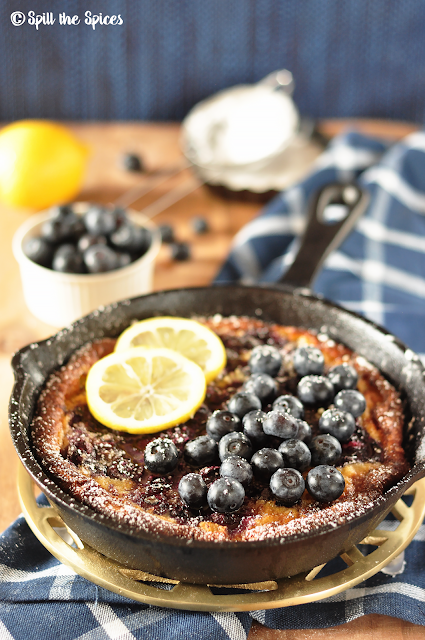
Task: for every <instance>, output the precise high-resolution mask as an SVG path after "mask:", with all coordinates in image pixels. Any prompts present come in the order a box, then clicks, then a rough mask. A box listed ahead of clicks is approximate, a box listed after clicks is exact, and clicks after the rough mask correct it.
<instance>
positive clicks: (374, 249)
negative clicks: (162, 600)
mask: <svg viewBox="0 0 425 640" xmlns="http://www.w3.org/2000/svg"><path fill="white" fill-rule="evenodd" d="M353 179H358V180H359V182H360V183H361V184H363V185H365V186H367V187H368V188H369V189H370V191H371V194H372V198H371V202H370V206H369V208H368V211H367V213H366V214H365V216H364V217H363V219H362V220H360V221H359V223H358V224H357V226H356V229H355V230H354V231H353V232H352V233H351V235H350V236H349V238H348V239H347V240H346V241H345V242H344V244H343V245H342V247H341V248H340V249H339V250H337V251H335V252H334V253H333V254H332V255H331V256H330V257H329V258H328V260H327V262H326V264H325V268H324V270H323V272H322V273H321V275H320V276H319V278H318V279H317V281H316V284H315V290H316V291H317V292H320V293H322V294H324V295H325V296H326V297H327V298H330V299H332V300H334V301H337V302H339V303H341V304H343V305H345V306H346V307H348V308H350V309H354V310H356V311H359V312H361V313H364V314H365V315H366V316H367V317H369V318H371V319H373V320H375V321H377V322H379V323H380V324H383V325H384V326H386V327H387V328H388V329H389V330H390V331H391V332H393V333H395V334H396V335H398V336H399V337H400V338H401V339H402V340H404V341H405V342H406V343H407V344H408V345H409V346H410V347H411V348H412V349H414V350H415V351H417V352H419V353H421V354H425V322H424V320H425V215H424V214H425V133H416V134H413V135H411V136H409V137H407V138H406V139H405V140H403V141H402V142H401V143H399V144H397V145H395V146H393V147H388V146H387V145H386V144H385V143H383V142H381V141H377V140H371V139H370V138H366V137H364V136H361V135H359V134H357V133H350V134H347V135H344V136H341V137H339V138H336V139H335V140H334V141H333V143H332V144H331V145H330V147H329V148H328V149H327V150H326V151H325V152H324V154H323V155H322V156H321V157H320V158H319V160H318V162H317V163H316V165H315V167H314V171H313V173H312V174H311V175H310V176H309V177H308V178H307V179H306V180H305V181H304V182H303V183H302V184H300V185H298V186H296V187H292V188H291V189H289V190H288V191H286V192H285V193H283V194H281V195H279V196H277V197H276V198H275V199H274V200H273V201H271V202H270V203H269V204H268V205H267V206H266V207H265V208H264V210H263V211H262V213H261V214H260V216H259V217H258V218H257V219H255V220H254V221H253V222H252V223H250V224H249V225H248V226H247V227H246V228H244V229H243V230H242V231H241V232H240V233H239V234H238V235H237V237H236V238H235V243H234V246H233V248H232V251H231V254H230V256H229V259H228V261H227V262H226V264H225V265H224V267H223V269H222V270H221V272H220V274H219V277H218V280H219V281H230V280H233V281H234V280H237V281H250V282H253V281H260V282H267V281H273V280H274V279H276V278H277V277H278V275H279V274H280V273H281V272H282V271H283V269H285V268H286V265H287V264H289V262H290V260H291V253H292V254H293V249H294V242H295V243H296V236H297V234H298V233H299V232H300V231H301V229H302V226H303V218H304V212H305V209H306V203H307V202H308V199H309V196H310V195H311V194H312V193H313V192H314V191H315V190H316V189H318V188H319V187H321V186H323V185H325V184H327V183H329V182H334V181H338V180H341V181H342V180H344V181H346V180H353ZM386 524H387V526H388V528H390V527H391V523H390V522H389V523H386ZM368 613H379V614H383V615H389V616H397V617H399V618H402V619H404V620H407V621H410V622H413V623H416V624H420V625H424V624H425V526H424V525H422V526H421V527H420V529H419V531H418V533H417V535H416V537H415V539H414V540H413V542H412V543H411V544H410V545H409V547H408V549H407V550H406V552H405V568H404V571H403V572H402V573H401V574H399V575H394V576H391V575H388V574H384V573H378V574H376V575H375V576H373V577H372V578H370V579H369V580H367V581H366V582H364V583H362V584H360V585H358V586H357V587H354V588H353V589H350V590H348V591H346V592H344V593H341V594H339V595H336V596H333V597H332V598H328V599H326V600H322V601H319V602H317V603H312V604H305V605H300V606H297V607H288V608H284V609H277V610H268V611H253V612H249V613H198V612H187V611H176V610H173V609H165V608H164V609H161V608H158V607H153V606H148V605H143V604H140V603H136V602H133V601H130V600H128V599H126V598H123V597H121V596H118V595H116V594H114V593H111V592H108V591H106V590H105V589H103V588H100V587H97V586H95V585H93V584H91V583H90V582H88V581H86V580H85V579H84V578H81V577H80V576H78V575H76V574H75V573H74V572H73V571H72V570H71V569H69V568H67V567H65V566H63V565H61V564H60V563H59V562H58V561H57V560H56V559H55V558H53V557H52V556H51V555H50V554H49V553H48V551H46V550H45V549H44V547H43V546H42V545H41V544H40V543H39V542H38V541H37V540H36V538H35V537H34V535H33V534H32V533H31V531H30V530H29V528H28V526H27V524H26V523H25V521H24V519H23V518H19V519H18V520H17V521H16V522H15V523H14V524H13V525H12V526H11V527H10V528H9V529H8V530H7V531H6V532H5V533H4V534H3V535H2V536H1V537H0V638H1V639H5V640H6V639H7V640H11V639H12V640H28V638H34V639H36V640H38V639H39V638H40V640H58V639H60V640H71V639H72V640H73V639H75V638H84V640H110V639H112V638H114V639H115V638H120V639H125V640H127V639H128V640H134V639H137V640H142V639H146V640H153V639H154V638H155V639H158V640H174V639H176V640H177V639H179V640H185V639H187V640H189V639H190V640H193V638H194V637H201V638H205V639H206V638H211V639H212V638H214V640H229V639H231V640H245V638H246V637H247V635H248V633H249V629H250V626H251V623H252V620H253V619H255V620H258V621H259V622H261V623H262V624H264V625H266V626H267V627H271V628H274V629H299V628H301V629H302V628H305V629H306V628H319V627H322V628H323V627H329V626H334V625H338V624H342V623H344V622H348V621H350V620H353V619H355V618H357V617H359V616H362V615H365V614H368Z"/></svg>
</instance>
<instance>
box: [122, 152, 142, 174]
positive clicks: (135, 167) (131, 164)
mask: <svg viewBox="0 0 425 640" xmlns="http://www.w3.org/2000/svg"><path fill="white" fill-rule="evenodd" d="M122 164H123V167H124V169H125V170H126V171H144V170H145V168H144V165H143V161H142V159H141V158H140V156H139V155H137V153H125V154H124V155H123V157H122Z"/></svg>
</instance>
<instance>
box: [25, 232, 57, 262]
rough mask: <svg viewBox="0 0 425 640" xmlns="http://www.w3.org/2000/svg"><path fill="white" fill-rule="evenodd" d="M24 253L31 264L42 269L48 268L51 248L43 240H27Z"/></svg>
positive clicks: (48, 243)
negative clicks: (37, 265)
mask: <svg viewBox="0 0 425 640" xmlns="http://www.w3.org/2000/svg"><path fill="white" fill-rule="evenodd" d="M24 253H25V255H26V256H27V258H29V259H30V260H32V261H33V262H36V263H37V264H39V265H41V266H42V267H50V266H51V264H52V258H53V247H52V245H51V244H50V242H47V240H44V239H43V238H28V240H27V241H26V242H25V245H24Z"/></svg>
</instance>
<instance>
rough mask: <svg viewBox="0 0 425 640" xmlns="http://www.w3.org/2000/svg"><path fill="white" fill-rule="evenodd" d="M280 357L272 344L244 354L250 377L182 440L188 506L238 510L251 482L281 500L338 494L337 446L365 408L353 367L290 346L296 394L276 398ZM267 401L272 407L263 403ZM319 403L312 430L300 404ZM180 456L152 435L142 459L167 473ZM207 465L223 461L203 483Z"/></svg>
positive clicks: (289, 503) (181, 491)
mask: <svg viewBox="0 0 425 640" xmlns="http://www.w3.org/2000/svg"><path fill="white" fill-rule="evenodd" d="M281 363H282V359H281V354H280V352H279V351H278V349H277V348H275V347H273V346H268V345H262V346H258V347H255V348H254V349H253V351H252V354H251V357H250V360H249V368H250V371H251V376H250V377H249V378H248V379H247V381H246V382H245V383H244V385H243V388H242V390H241V391H239V392H237V393H236V394H235V395H234V396H233V397H231V398H230V400H229V402H228V403H227V409H224V410H217V411H215V412H214V413H212V415H211V416H210V417H209V419H208V421H207V424H206V431H207V435H201V436H198V437H197V438H195V439H194V440H190V441H189V442H188V443H187V444H186V446H185V449H184V458H185V460H186V462H188V463H189V465H190V466H192V467H194V472H193V473H189V474H187V475H184V476H183V477H182V478H181V480H180V483H179V486H178V492H179V495H180V497H181V499H182V500H183V501H184V502H185V503H186V504H187V505H188V506H189V507H190V508H192V509H200V508H203V507H209V508H210V509H211V510H212V511H216V512H219V513H232V512H235V511H237V510H238V509H240V507H241V506H242V504H243V502H244V498H245V495H246V492H247V489H248V488H249V485H251V483H252V482H255V483H256V484H257V485H258V484H260V485H263V486H269V488H270V490H271V492H272V494H273V496H274V497H275V499H276V500H277V501H278V502H279V503H280V504H283V505H285V506H292V505H295V504H297V503H298V502H299V501H300V500H301V497H302V495H303V493H304V491H305V490H307V491H308V493H309V494H310V496H311V497H312V498H313V499H314V500H317V501H318V502H322V503H328V502H332V501H333V500H336V499H337V498H339V496H341V494H342V493H343V491H344V488H345V479H344V476H343V475H342V473H341V472H340V471H339V469H337V465H338V463H339V462H340V461H341V456H342V447H341V445H342V444H344V443H346V442H348V441H349V440H350V438H351V436H352V435H353V433H354V431H355V429H356V418H358V417H359V416H361V415H362V414H363V412H364V411H365V410H366V400H365V398H364V396H363V395H362V394H361V393H360V392H359V391H358V390H357V388H356V387H357V381H358V375H357V372H356V370H355V369H354V368H353V367H352V366H351V365H349V364H347V363H343V364H340V365H336V366H334V367H333V368H331V369H330V370H329V371H328V373H327V375H324V364H325V363H324V358H323V354H322V352H321V350H320V349H318V348H316V347H312V346H306V347H299V348H298V349H296V350H295V351H294V353H293V366H294V369H295V372H296V374H297V376H298V377H299V381H298V385H297V395H296V396H295V395H281V396H277V397H276V395H277V383H276V380H275V376H276V375H277V374H278V371H279V369H280V366H281ZM264 404H267V405H268V406H269V407H270V410H269V411H263V410H262V407H264ZM317 407H322V408H323V411H321V412H320V413H321V415H320V419H319V423H318V434H317V435H315V436H314V437H312V436H313V433H312V429H311V426H310V425H309V424H308V423H307V422H306V421H305V420H304V418H305V411H306V410H307V409H309V408H317ZM329 407H331V408H329ZM178 456H179V453H178V450H177V448H176V447H175V446H174V444H173V443H172V442H171V440H168V439H167V438H157V439H155V440H153V441H151V442H150V443H149V444H148V446H147V447H146V451H145V466H146V467H147V469H148V470H149V471H151V472H152V473H159V474H165V473H169V472H170V471H172V470H173V469H174V468H175V467H176V465H177V463H178ZM218 461H220V463H219V462H218ZM211 464H213V465H214V464H220V469H219V475H220V478H219V479H217V480H215V481H214V482H213V483H212V484H211V485H210V486H207V484H206V483H205V481H204V479H203V477H202V475H201V474H200V473H198V472H196V468H201V467H204V466H205V465H211Z"/></svg>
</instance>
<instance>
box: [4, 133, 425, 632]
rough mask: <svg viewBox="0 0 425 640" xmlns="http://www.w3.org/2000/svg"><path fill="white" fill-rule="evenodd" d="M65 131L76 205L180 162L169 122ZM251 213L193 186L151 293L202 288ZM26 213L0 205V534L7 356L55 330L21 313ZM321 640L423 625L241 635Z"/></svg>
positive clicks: (173, 214) (14, 503)
mask: <svg viewBox="0 0 425 640" xmlns="http://www.w3.org/2000/svg"><path fill="white" fill-rule="evenodd" d="M355 124H356V126H357V127H358V128H361V129H362V130H363V131H365V132H367V133H372V134H376V135H383V136H386V137H390V138H392V139H398V138H400V137H403V136H404V135H406V134H407V133H409V132H411V131H413V130H415V129H416V127H415V126H413V125H409V124H400V123H388V122H378V121H364V122H357V123H355ZM346 125H347V121H332V122H325V123H323V124H322V131H323V132H324V133H326V134H328V135H334V134H335V133H338V132H339V131H340V130H341V129H342V128H343V127H344V126H346ZM70 126H71V127H72V129H73V130H74V131H75V133H76V134H77V135H78V136H79V137H80V138H81V139H82V140H84V141H85V142H87V143H88V144H89V145H90V147H91V150H92V155H91V160H90V164H89V168H88V172H87V177H86V181H85V184H84V187H83V190H82V192H81V194H80V199H82V200H89V201H94V202H101V203H107V202H113V201H115V200H116V199H117V198H118V197H119V196H120V195H121V194H123V193H124V192H126V191H127V190H128V189H131V188H133V187H141V188H143V187H144V186H147V185H149V184H151V183H152V180H153V178H152V175H151V174H152V172H155V171H157V170H162V169H164V168H167V167H171V166H173V165H175V164H177V163H179V162H181V161H182V157H181V154H180V151H179V127H178V125H176V124H140V123H137V124H136V123H125V124H124V123H119V124H117V123H111V124H109V123H108V124H99V123H96V124H92V123H90V124H78V125H70ZM127 151H133V152H137V153H139V154H141V156H142V157H143V158H144V161H145V164H146V168H147V170H148V172H147V174H134V173H128V172H125V171H124V170H123V169H122V168H121V166H120V160H121V158H122V155H123V153H125V152H127ZM191 180H193V176H192V175H191V173H190V171H189V170H185V171H183V172H182V173H181V174H179V175H178V176H176V177H174V178H171V179H169V180H167V181H166V182H165V183H163V184H162V185H160V186H158V187H157V188H155V189H154V190H153V191H152V193H150V194H148V195H146V196H144V197H143V198H142V199H141V200H139V201H138V202H137V205H136V206H135V208H137V209H142V208H145V207H148V206H149V205H151V204H152V203H153V202H154V201H157V200H158V198H160V197H162V196H164V195H165V194H166V193H168V192H169V190H170V189H171V188H172V187H175V186H179V185H182V186H183V187H185V186H186V185H188V184H190V181H191ZM259 208H260V205H259V204H256V203H252V202H243V201H236V200H225V199H223V198H222V197H220V196H218V195H216V194H214V193H212V192H211V191H210V190H208V189H207V188H206V187H202V186H201V187H200V188H199V189H197V190H196V191H194V192H193V193H191V194H190V195H188V196H187V197H186V198H184V199H183V200H181V201H180V202H178V203H177V204H175V205H173V206H171V207H170V208H168V209H167V210H165V211H164V212H163V213H161V214H159V215H158V216H157V217H156V222H157V223H160V224H162V223H166V222H167V223H171V224H172V225H173V226H174V228H175V230H176V235H177V237H178V239H180V240H184V241H187V242H189V243H190V245H191V249H192V258H191V260H189V261H187V262H175V261H172V260H171V257H170V253H169V247H168V246H163V247H162V248H161V251H160V255H159V257H158V260H157V263H156V267H155V278H154V289H155V290H159V289H170V288H175V287H180V286H203V285H207V284H209V283H210V282H211V281H212V279H213V278H214V276H215V274H216V273H217V270H218V267H219V265H220V264H221V263H222V261H223V260H224V258H225V256H226V254H227V252H228V249H229V245H230V243H231V240H232V238H233V236H234V234H235V233H236V232H237V231H238V229H240V227H241V226H242V225H244V224H245V223H246V222H248V221H249V220H251V219H252V218H253V217H254V216H255V215H256V214H257V212H258V210H259ZM29 215H31V212H30V211H22V210H19V211H18V210H13V209H11V208H8V207H5V206H0V265H1V268H0V308H1V314H0V376H1V385H0V442H1V447H0V531H2V530H3V529H5V528H6V527H7V526H8V525H9V524H10V523H11V522H12V521H13V520H14V519H15V518H16V516H17V515H18V514H19V513H20V507H19V504H18V499H17V492H16V472H17V467H18V458H17V456H16V454H15V451H14V448H13V445H12V442H11V439H10V436H9V432H8V425H7V406H8V399H9V395H10V391H11V388H12V383H13V376H12V372H11V369H10V359H11V355H12V353H13V352H14V351H16V350H17V349H19V348H20V347H22V346H24V345H25V344H28V343H29V342H33V341H35V340H39V339H41V338H46V337H48V336H49V335H51V334H52V333H54V332H55V328H54V327H51V326H48V325H46V324H44V323H42V322H40V321H39V320H37V319H36V318H35V317H34V316H32V314H31V313H30V312H29V311H28V310H27V308H26V306H25V302H24V299H23V294H22V288H21V283H20V277H19V271H18V267H17V264H16V262H15V260H14V258H13V255H12V249H11V241H12V237H13V234H14V232H15V231H16V229H17V228H18V227H19V225H20V224H21V223H22V222H23V221H24V220H25V219H26V218H27V217H28V216H29ZM196 215H202V216H204V217H205V218H206V219H207V220H208V222H209V225H210V232H209V233H207V234H204V235H196V234H194V232H193V230H192V227H191V220H192V218H193V217H194V216H196ZM325 636H326V637H327V638H329V637H332V638H335V640H336V639H338V640H339V639H340V638H348V637H351V638H353V639H357V638H358V639H360V638H365V639H366V638H367V639H373V640H384V638H385V640H399V639H401V638H424V639H425V627H419V626H416V625H412V624H410V623H406V622H403V621H401V620H398V619H394V618H389V617H386V616H378V615H369V616H364V617H362V618H359V619H357V620H354V621H352V622H350V623H347V624H344V625H342V626H339V627H334V628H331V629H326V630H314V629H313V630H299V631H275V630H271V629H266V628H265V627H263V626H262V625H260V624H257V623H255V624H254V625H253V627H252V629H251V632H250V635H249V637H250V639H251V640H254V638H257V639H261V640H284V639H285V640H295V639H297V640H301V639H302V640H310V639H313V638H314V639H315V640H321V639H322V638H325Z"/></svg>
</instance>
